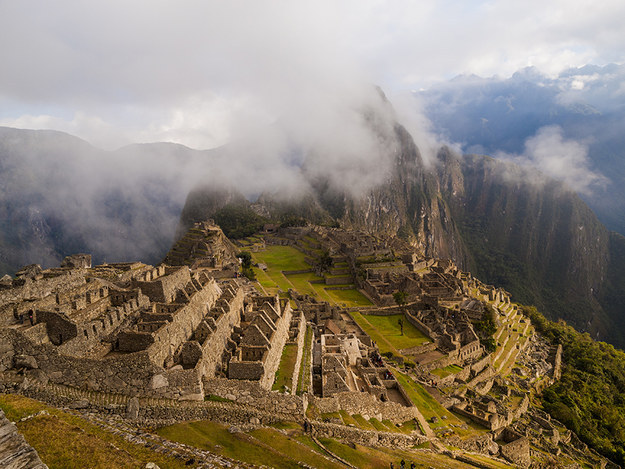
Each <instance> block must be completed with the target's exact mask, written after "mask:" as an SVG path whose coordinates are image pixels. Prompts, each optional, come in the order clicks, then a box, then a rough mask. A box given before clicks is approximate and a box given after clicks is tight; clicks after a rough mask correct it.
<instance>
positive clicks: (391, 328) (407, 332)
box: [351, 312, 429, 355]
mask: <svg viewBox="0 0 625 469" xmlns="http://www.w3.org/2000/svg"><path fill="white" fill-rule="evenodd" d="M351 315H352V317H353V318H354V321H356V322H357V323H358V325H359V326H360V327H362V328H363V329H364V331H365V332H366V333H367V334H368V335H369V336H370V337H371V338H372V339H373V340H375V342H376V343H377V345H378V348H379V349H380V352H381V353H386V352H391V353H393V354H394V355H401V353H400V352H399V350H401V349H405V348H410V347H415V346H417V345H423V344H425V343H427V342H429V339H428V338H427V337H426V336H425V335H424V334H422V333H421V331H419V329H417V328H416V327H414V326H413V325H412V324H410V323H409V322H408V321H406V319H405V318H404V316H403V315H402V314H393V315H391V316H374V315H363V314H361V313H358V312H354V313H351ZM400 318H402V320H403V321H404V335H401V331H400V328H399V324H398V322H397V321H398V319H400Z"/></svg>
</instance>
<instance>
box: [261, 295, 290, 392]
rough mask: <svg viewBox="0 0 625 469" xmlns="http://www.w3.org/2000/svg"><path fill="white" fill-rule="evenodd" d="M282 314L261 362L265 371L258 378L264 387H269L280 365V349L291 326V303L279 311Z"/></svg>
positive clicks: (287, 336)
mask: <svg viewBox="0 0 625 469" xmlns="http://www.w3.org/2000/svg"><path fill="white" fill-rule="evenodd" d="M281 313H282V315H281V316H280V318H279V319H278V321H277V323H276V331H275V332H274V333H273V336H272V337H271V348H270V349H269V351H268V352H267V356H266V358H265V361H264V363H263V365H264V369H265V373H264V375H263V377H262V378H261V380H260V385H261V386H263V387H264V388H265V389H271V386H272V385H273V381H274V379H275V376H276V371H278V368H279V367H280V359H281V358H282V349H283V348H284V345H285V344H286V341H287V340H288V339H289V328H290V326H291V314H292V310H291V305H290V304H289V303H287V304H286V307H285V308H284V309H283V310H282V311H281Z"/></svg>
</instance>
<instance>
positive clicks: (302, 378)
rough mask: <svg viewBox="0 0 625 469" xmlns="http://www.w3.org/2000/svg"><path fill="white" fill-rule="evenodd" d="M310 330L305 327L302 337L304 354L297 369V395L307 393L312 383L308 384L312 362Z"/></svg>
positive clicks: (308, 327)
mask: <svg viewBox="0 0 625 469" xmlns="http://www.w3.org/2000/svg"><path fill="white" fill-rule="evenodd" d="M312 333H313V332H312V328H311V327H310V326H306V335H305V336H304V352H303V354H302V361H301V363H300V368H299V378H298V380H297V394H298V395H299V394H302V393H304V392H306V391H308V389H309V387H310V386H311V384H312V383H310V363H311V361H312V357H311V350H310V340H311V336H312Z"/></svg>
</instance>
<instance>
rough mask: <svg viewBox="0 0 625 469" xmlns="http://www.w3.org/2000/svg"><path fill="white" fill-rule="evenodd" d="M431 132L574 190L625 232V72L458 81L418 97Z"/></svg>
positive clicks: (531, 72) (612, 68) (609, 69)
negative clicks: (529, 168) (534, 171)
mask: <svg viewBox="0 0 625 469" xmlns="http://www.w3.org/2000/svg"><path fill="white" fill-rule="evenodd" d="M418 96H419V98H421V99H423V100H424V111H425V114H426V115H427V117H428V118H429V119H430V120H431V121H432V126H433V128H434V129H435V130H436V132H440V133H441V134H442V135H444V136H445V137H446V138H447V139H449V140H450V141H454V142H459V143H460V144H461V145H462V147H463V150H464V152H466V153H479V154H486V155H491V156H496V157H498V158H500V159H508V160H512V161H515V162H516V163H519V164H522V165H528V166H533V167H535V168H537V169H539V170H540V171H541V172H543V173H545V174H547V175H549V176H551V177H553V178H556V179H559V180H563V181H564V182H566V183H567V185H569V186H570V187H572V188H574V189H575V190H576V191H577V192H578V193H579V194H580V196H581V197H582V198H583V199H584V200H585V201H586V202H587V203H588V204H589V205H590V207H591V208H592V209H593V210H594V211H595V212H596V213H597V215H598V216H599V218H600V219H601V220H602V221H603V222H604V223H605V224H606V225H607V226H608V228H610V229H613V230H615V231H618V232H620V233H621V234H624V233H625V216H624V215H623V214H625V66H624V65H615V64H611V65H606V66H604V67H599V66H591V65H587V66H585V67H581V68H574V69H569V70H566V71H564V72H561V73H560V74H559V75H557V76H556V77H547V76H545V75H543V74H541V73H539V71H538V70H537V69H535V68H526V69H523V70H520V71H519V72H517V73H515V74H514V75H513V76H512V77H510V78H507V79H504V78H497V77H492V78H481V77H478V76H475V75H471V76H458V77H456V78H455V79H453V80H451V81H449V82H445V83H441V84H438V85H435V86H433V87H431V88H429V89H427V90H424V91H421V92H419V93H418Z"/></svg>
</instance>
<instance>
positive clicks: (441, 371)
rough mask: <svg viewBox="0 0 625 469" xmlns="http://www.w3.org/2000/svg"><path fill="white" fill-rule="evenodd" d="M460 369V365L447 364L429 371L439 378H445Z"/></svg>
mask: <svg viewBox="0 0 625 469" xmlns="http://www.w3.org/2000/svg"><path fill="white" fill-rule="evenodd" d="M461 370H462V367H460V366H458V365H448V366H446V367H444V368H436V369H434V370H432V371H430V373H431V374H433V375H434V376H438V377H439V378H446V377H447V376H449V375H452V374H454V373H458V372H459V371H461Z"/></svg>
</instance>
